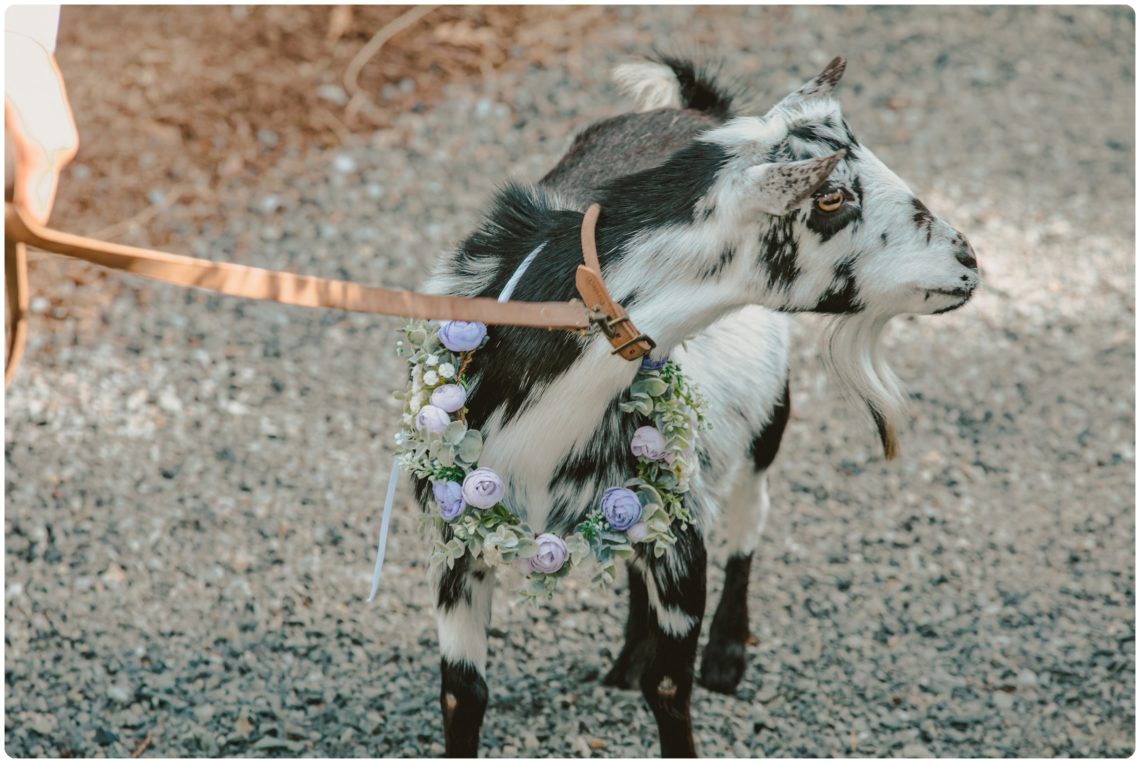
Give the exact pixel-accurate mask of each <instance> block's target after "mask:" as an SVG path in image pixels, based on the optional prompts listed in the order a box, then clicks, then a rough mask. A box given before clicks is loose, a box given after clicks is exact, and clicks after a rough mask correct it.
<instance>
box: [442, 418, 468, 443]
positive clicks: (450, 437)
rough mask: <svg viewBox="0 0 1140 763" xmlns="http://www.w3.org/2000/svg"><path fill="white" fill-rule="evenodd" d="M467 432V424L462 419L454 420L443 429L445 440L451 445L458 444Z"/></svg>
mask: <svg viewBox="0 0 1140 763" xmlns="http://www.w3.org/2000/svg"><path fill="white" fill-rule="evenodd" d="M466 433H467V425H466V424H464V423H463V422H462V421H453V422H451V423H450V424H448V425H447V429H445V430H443V441H444V442H446V443H448V444H449V445H458V444H459V443H461V442H462V441H463V436H464V435H465V434H466Z"/></svg>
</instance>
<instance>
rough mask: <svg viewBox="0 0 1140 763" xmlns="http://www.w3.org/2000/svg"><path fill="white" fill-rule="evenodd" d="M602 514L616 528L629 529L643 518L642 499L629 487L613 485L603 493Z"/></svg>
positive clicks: (620, 529)
mask: <svg viewBox="0 0 1140 763" xmlns="http://www.w3.org/2000/svg"><path fill="white" fill-rule="evenodd" d="M602 516H604V517H605V518H606V521H607V522H609V523H610V527H612V528H614V529H615V530H619V531H624V530H628V529H629V528H630V527H632V526H633V524H634V523H635V522H636V521H637V520H639V519H641V501H639V500H638V498H637V493H635V492H633V491H632V490H630V489H629V488H624V487H611V488H607V489H606V492H604V493H602Z"/></svg>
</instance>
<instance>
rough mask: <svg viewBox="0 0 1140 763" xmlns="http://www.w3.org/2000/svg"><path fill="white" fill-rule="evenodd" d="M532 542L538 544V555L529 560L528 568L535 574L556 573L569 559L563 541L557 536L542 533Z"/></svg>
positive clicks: (568, 553)
mask: <svg viewBox="0 0 1140 763" xmlns="http://www.w3.org/2000/svg"><path fill="white" fill-rule="evenodd" d="M534 541H535V543H537V544H538V553H537V554H535V555H534V556H532V557H531V558H530V568H531V569H532V570H534V571H535V572H558V571H559V570H560V569H562V565H564V564H566V560H567V559H569V558H570V552H569V551H568V550H567V548H566V543H565V541H563V540H562V539H561V538H559V537H558V536H557V535H551V534H550V533H543V534H542V535H539V536H538V537H537V538H535V539H534Z"/></svg>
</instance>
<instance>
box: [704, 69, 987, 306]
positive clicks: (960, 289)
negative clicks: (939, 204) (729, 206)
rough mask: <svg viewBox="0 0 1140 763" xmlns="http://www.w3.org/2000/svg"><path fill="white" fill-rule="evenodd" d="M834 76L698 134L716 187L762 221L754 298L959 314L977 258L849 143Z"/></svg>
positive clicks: (973, 283)
mask: <svg viewBox="0 0 1140 763" xmlns="http://www.w3.org/2000/svg"><path fill="white" fill-rule="evenodd" d="M841 73H842V64H841V63H840V64H839V65H838V70H837V69H836V65H835V64H833V66H832V67H829V68H828V70H825V71H824V72H823V74H821V75H820V76H819V77H817V78H816V79H814V80H812V81H811V82H809V83H808V84H807V85H805V86H804V87H802V88H800V90H798V91H796V92H795V93H792V94H791V95H789V96H788V97H787V98H785V99H784V100H783V101H781V102H780V103H779V104H778V105H777V106H775V107H774V108H773V109H772V110H771V111H769V112H768V113H767V114H766V115H764V116H763V117H742V118H737V119H734V120H732V121H730V122H728V123H726V124H725V125H724V126H723V127H721V128H719V129H717V130H714V131H712V132H710V133H707V134H706V135H705V136H704V140H707V141H709V142H711V143H713V144H715V145H717V146H719V147H721V148H723V149H724V151H725V161H724V169H723V170H722V173H721V178H722V180H723V181H724V183H723V185H722V186H721V188H720V189H717V190H719V191H720V192H721V194H732V195H735V196H736V201H737V202H738V203H739V205H740V206H739V211H740V213H741V214H743V215H749V214H753V215H756V216H757V219H758V220H759V221H760V223H761V224H760V231H761V233H760V242H759V251H758V256H757V257H756V259H755V263H754V264H755V267H756V272H755V278H756V282H757V283H756V286H757V289H758V290H759V291H761V292H762V300H761V299H758V301H763V303H764V304H767V305H770V306H775V307H777V308H778V309H781V310H786V311H793V312H801V311H811V312H822V313H836V314H852V313H863V312H869V313H874V314H877V315H885V316H889V315H898V314H900V313H922V314H933V313H941V312H946V311H948V310H953V309H955V308H957V307H960V306H961V305H963V304H965V303H966V302H967V301H968V300H969V299H970V296H971V295H972V294H973V292H974V290H975V289H976V288H977V286H978V266H977V260H976V258H975V255H974V252H973V249H972V248H971V247H970V244H969V243H968V242H967V241H966V239H965V237H964V236H963V235H962V234H961V233H959V232H958V231H956V230H954V229H953V228H952V227H950V226H949V225H948V224H947V223H945V222H943V221H942V220H940V219H938V218H937V217H935V215H934V214H933V213H932V212H931V211H930V210H929V209H927V207H926V205H925V204H923V203H922V202H921V201H920V200H919V199H918V198H917V197H916V196H915V195H914V193H913V192H912V191H911V190H910V188H908V187H907V185H906V184H905V183H904V182H903V181H902V180H900V179H899V178H898V177H897V176H896V175H895V174H894V173H893V172H891V170H890V169H888V168H887V167H886V166H885V165H884V164H883V163H882V162H881V161H879V159H878V158H877V157H876V156H875V155H874V154H873V153H872V152H871V151H870V149H868V148H867V147H866V146H864V145H863V144H861V143H860V142H859V141H858V140H857V139H856V137H855V134H854V133H853V132H852V130H851V128H850V127H849V126H848V124H847V122H846V121H845V120H844V118H843V115H842V113H841V111H840V108H839V105H838V103H836V102H835V101H834V100H833V99H831V97H830V91H831V88H832V87H834V85H835V83H836V82H837V81H838V79H839V75H840V74H841ZM727 189H731V190H727ZM734 206H735V205H734ZM758 296H761V295H758Z"/></svg>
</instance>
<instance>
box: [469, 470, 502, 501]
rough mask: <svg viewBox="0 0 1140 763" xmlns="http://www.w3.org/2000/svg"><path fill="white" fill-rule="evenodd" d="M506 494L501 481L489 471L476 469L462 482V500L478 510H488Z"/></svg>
mask: <svg viewBox="0 0 1140 763" xmlns="http://www.w3.org/2000/svg"><path fill="white" fill-rule="evenodd" d="M506 492H507V490H506V488H505V487H503V480H502V479H500V478H499V475H497V474H495V473H494V472H493V471H491V470H490V469H476V470H475V471H473V472H471V473H470V474H468V475H467V478H466V479H464V480H463V499H464V500H465V501H467V503H469V504H471V505H472V506H474V507H476V508H479V509H489V508H491V507H492V506H494V505H495V504H496V503H498V502H499V501H501V500H503V495H504V494H505V493H506Z"/></svg>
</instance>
